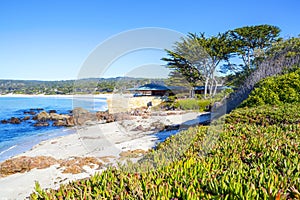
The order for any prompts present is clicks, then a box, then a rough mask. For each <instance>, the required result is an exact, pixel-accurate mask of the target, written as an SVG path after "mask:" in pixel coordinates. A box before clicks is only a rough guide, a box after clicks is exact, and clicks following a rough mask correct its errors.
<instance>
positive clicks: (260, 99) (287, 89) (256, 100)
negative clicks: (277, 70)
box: [241, 69, 300, 107]
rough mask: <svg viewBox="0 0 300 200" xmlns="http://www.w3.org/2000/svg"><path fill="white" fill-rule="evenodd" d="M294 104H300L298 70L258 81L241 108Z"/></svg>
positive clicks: (299, 71) (299, 73) (299, 75)
mask: <svg viewBox="0 0 300 200" xmlns="http://www.w3.org/2000/svg"><path fill="white" fill-rule="evenodd" d="M294 102H300V69H298V70H296V71H295V72H291V73H287V74H284V75H281V76H274V77H268V78H266V79H264V80H262V81H260V82H259V83H257V85H256V88H255V89H254V90H252V92H251V93H250V95H249V97H248V99H246V100H245V101H244V102H243V103H242V104H241V107H243V106H249V107H253V106H258V105H264V104H271V105H279V104H285V103H294Z"/></svg>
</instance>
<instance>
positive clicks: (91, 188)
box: [31, 103, 300, 199]
mask: <svg viewBox="0 0 300 200" xmlns="http://www.w3.org/2000/svg"><path fill="white" fill-rule="evenodd" d="M299 106H300V104H299V103H295V104H286V105H279V106H267V105H265V106H260V107H256V108H240V109H237V110H235V111H233V112H232V113H231V114H229V115H226V116H225V124H224V127H223V130H222V131H221V132H220V133H218V134H219V135H218V139H217V141H216V142H215V143H214V145H213V148H212V149H211V150H210V151H208V152H205V153H203V152H204V151H203V148H204V145H203V144H204V143H205V138H206V135H207V133H208V132H207V130H208V129H210V130H213V128H212V127H213V124H212V125H211V126H210V127H206V126H198V127H193V128H190V129H188V130H186V131H182V132H180V133H179V134H177V135H174V136H172V137H170V138H169V139H167V140H166V141H165V142H164V143H161V144H160V145H159V146H158V147H157V149H156V150H153V151H151V152H149V153H148V155H146V158H147V157H151V158H153V160H160V162H164V160H163V159H164V158H163V157H159V156H160V154H158V153H157V152H158V151H164V150H165V151H170V149H171V151H172V152H170V153H175V154H176V151H178V148H177V149H176V148H172V147H176V146H177V147H179V146H180V145H181V143H182V141H184V140H185V139H184V138H187V137H194V139H193V142H192V144H191V145H190V146H189V148H188V150H187V151H186V152H184V154H183V155H182V156H181V157H180V158H178V159H177V160H176V161H174V162H172V163H170V164H169V165H166V166H162V167H159V168H158V169H156V170H149V171H142V170H141V172H140V173H139V172H138V171H136V172H132V173H131V172H130V171H128V170H126V168H127V169H128V168H131V169H133V168H134V169H135V170H138V168H141V167H143V166H142V165H141V164H139V163H138V164H129V165H128V166H127V167H121V168H119V169H116V168H110V169H108V170H106V171H104V172H103V173H102V174H97V175H95V176H93V177H91V178H90V179H85V180H78V181H75V182H72V183H69V184H67V185H61V187H60V188H59V189H58V190H53V189H48V190H42V189H41V188H40V187H39V185H38V184H37V186H36V192H34V193H33V194H32V195H31V199H172V198H173V199H215V198H217V199H219V198H221V199H299V198H300V178H299V177H300V162H299V154H300V147H299V145H300V121H299V119H300V118H299V115H300V114H299ZM170 147H171V148H170Z"/></svg>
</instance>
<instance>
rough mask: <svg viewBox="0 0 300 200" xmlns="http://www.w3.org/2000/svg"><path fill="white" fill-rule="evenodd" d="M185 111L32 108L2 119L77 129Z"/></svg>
mask: <svg viewBox="0 0 300 200" xmlns="http://www.w3.org/2000/svg"><path fill="white" fill-rule="evenodd" d="M182 113H184V111H169V112H153V113H149V112H147V109H145V108H141V109H135V110H133V111H132V112H130V113H115V114H110V113H109V112H107V111H98V112H95V113H93V112H89V111H88V110H85V109H83V108H74V109H73V110H71V111H69V113H68V114H63V113H57V111H56V110H49V111H46V110H44V109H43V108H31V109H29V110H26V111H23V114H24V116H23V117H19V118H18V117H11V118H9V119H2V120H1V121H0V122H1V123H2V124H8V123H9V124H22V123H29V124H31V125H32V126H35V127H47V126H55V127H75V126H91V125H96V124H105V123H111V122H115V121H122V120H131V119H134V117H136V116H141V117H142V118H143V119H147V118H149V117H151V116H157V115H160V116H164V115H173V114H182ZM151 127H155V130H156V131H163V130H177V129H179V126H169V125H163V124H153V125H152V126H151ZM135 129H136V130H139V131H149V130H150V127H149V128H143V127H141V126H137V127H135Z"/></svg>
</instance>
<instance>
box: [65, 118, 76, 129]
mask: <svg viewBox="0 0 300 200" xmlns="http://www.w3.org/2000/svg"><path fill="white" fill-rule="evenodd" d="M66 126H68V127H72V126H75V122H74V117H73V116H70V117H69V118H68V119H67V122H66Z"/></svg>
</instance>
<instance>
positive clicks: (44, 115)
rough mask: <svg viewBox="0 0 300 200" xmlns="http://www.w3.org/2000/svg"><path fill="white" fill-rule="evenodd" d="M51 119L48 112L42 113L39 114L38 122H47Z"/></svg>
mask: <svg viewBox="0 0 300 200" xmlns="http://www.w3.org/2000/svg"><path fill="white" fill-rule="evenodd" d="M49 119H50V115H49V114H48V113H47V112H46V111H42V112H40V113H39V114H37V120H39V121H46V120H49Z"/></svg>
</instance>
